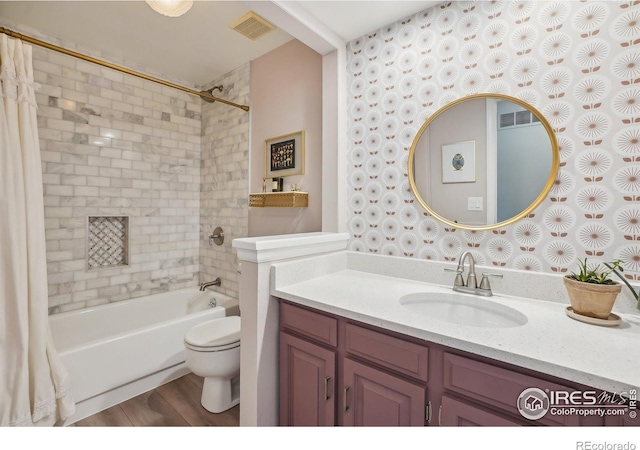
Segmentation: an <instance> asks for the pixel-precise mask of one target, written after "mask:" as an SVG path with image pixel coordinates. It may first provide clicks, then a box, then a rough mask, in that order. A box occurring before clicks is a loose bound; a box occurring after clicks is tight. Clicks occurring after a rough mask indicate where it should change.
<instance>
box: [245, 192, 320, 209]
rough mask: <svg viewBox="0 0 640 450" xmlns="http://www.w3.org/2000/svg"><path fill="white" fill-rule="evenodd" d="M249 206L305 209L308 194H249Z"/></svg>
mask: <svg viewBox="0 0 640 450" xmlns="http://www.w3.org/2000/svg"><path fill="white" fill-rule="evenodd" d="M249 206H253V207H257V208H265V207H284V208H306V207H307V206H309V193H308V192H265V193H262V194H249Z"/></svg>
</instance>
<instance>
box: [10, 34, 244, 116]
mask: <svg viewBox="0 0 640 450" xmlns="http://www.w3.org/2000/svg"><path fill="white" fill-rule="evenodd" d="M0 33H3V34H6V35H7V36H10V37H12V38H16V39H20V40H22V41H24V42H28V43H30V44H34V45H38V46H40V47H44V48H48V49H49V50H54V51H56V52H60V53H64V54H65V55H69V56H73V57H75V58H79V59H82V60H84V61H89V62H92V63H94V64H98V65H100V66H103V67H108V68H110V69H114V70H117V71H119V72H123V73H126V74H128V75H133V76H135V77H138V78H143V79H145V80H148V81H153V82H154V83H159V84H162V85H164V86H168V87H170V88H174V89H179V90H181V91H183V92H187V93H189V94H193V95H197V96H198V97H200V98H207V99H209V100H215V101H216V102H220V103H224V104H225V105H230V106H234V107H236V108H240V109H242V110H243V111H249V107H248V106H246V105H239V104H237V103H233V102H230V101H228V100H225V99H222V98H218V97H214V96H213V95H211V94H209V93H208V92H204V91H203V92H199V91H196V90H195V89H191V88H188V87H185V86H180V85H179V84H175V83H172V82H170V81H166V80H162V79H160V78H155V77H152V76H150V75H145V74H144V73H140V72H136V71H134V70H131V69H127V68H126V67H122V66H118V65H116V64H111V63H109V62H106V61H103V60H101V59H97V58H93V57H91V56H88V55H83V54H82V53H78V52H74V51H73V50H67V49H66V48H63V47H58V46H57V45H53V44H49V43H48V42H44V41H41V40H39V39H35V38H32V37H30V36H26V35H24V34H21V33H17V32H15V31H12V30H9V29H7V28H3V27H0Z"/></svg>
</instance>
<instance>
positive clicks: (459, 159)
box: [442, 141, 476, 183]
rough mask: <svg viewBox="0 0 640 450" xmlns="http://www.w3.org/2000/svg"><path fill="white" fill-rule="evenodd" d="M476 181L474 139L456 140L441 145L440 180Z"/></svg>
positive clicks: (453, 181)
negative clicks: (452, 142)
mask: <svg viewBox="0 0 640 450" xmlns="http://www.w3.org/2000/svg"><path fill="white" fill-rule="evenodd" d="M475 181H476V141H464V142H456V143H454V144H447V145H443V146H442V182H443V183H474V182H475Z"/></svg>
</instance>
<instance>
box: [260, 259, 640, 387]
mask: <svg viewBox="0 0 640 450" xmlns="http://www.w3.org/2000/svg"><path fill="white" fill-rule="evenodd" d="M346 253H348V252H346ZM347 259H348V258H347V257H346V256H345V253H339V254H334V255H328V256H319V257H314V258H308V259H306V260H298V261H292V262H284V263H278V264H274V266H273V268H272V275H271V276H272V282H271V286H272V288H271V295H273V296H276V297H279V298H282V299H285V300H289V301H292V302H294V303H298V304H301V305H306V306H310V307H313V308H316V309H318V310H321V311H325V312H328V313H333V314H336V315H340V316H343V317H346V318H349V319H353V320H357V321H360V322H364V323H367V324H370V325H375V326H378V327H381V328H384V329H387V330H392V331H396V332H399V333H403V334H405V335H409V336H414V337H417V338H421V339H424V340H426V341H430V342H434V343H437V344H442V345H445V346H449V347H453V348H457V349H460V350H463V351H467V352H470V353H474V354H477V355H482V356H486V357H489V358H493V359H496V360H499V361H503V362H506V363H511V364H514V365H517V366H520V367H525V368H528V369H532V370H537V371H540V372H543V373H547V374H550V375H553V376H556V377H559V378H563V379H567V380H571V381H574V382H578V383H582V384H585V385H588V386H592V387H595V388H598V389H604V390H607V391H609V392H617V393H621V392H627V391H628V390H629V388H638V387H639V386H640V316H639V315H637V314H623V313H617V314H618V315H619V316H620V317H621V318H622V319H623V321H622V323H621V324H620V325H618V326H615V327H604V326H597V325H591V324H587V323H583V322H579V321H576V320H574V319H571V318H570V317H568V316H567V315H566V312H565V309H566V307H567V306H568V302H567V303H562V302H559V301H543V300H539V299H538V300H534V299H527V298H522V297H517V296H510V295H502V294H496V295H494V296H493V297H490V298H487V297H481V296H475V295H471V296H470V297H471V298H472V299H474V300H475V301H478V302H485V301H489V302H496V303H500V304H503V305H507V306H509V307H511V308H513V309H516V310H517V311H519V312H521V313H523V314H524V315H525V316H526V317H527V323H526V324H525V325H522V326H517V327H512V328H480V327H473V326H464V325H456V324H452V323H448V322H444V321H440V320H437V319H432V318H429V317H427V316H424V315H420V314H416V313H413V312H412V311H411V310H409V309H407V308H406V307H404V306H402V305H401V304H400V302H399V298H400V297H402V296H403V295H406V294H411V293H417V292H443V293H451V292H452V290H451V288H450V286H443V285H438V284H434V283H426V282H421V281H415V280H412V279H406V278H399V277H396V276H393V277H390V276H385V275H381V274H379V273H371V272H369V271H366V270H354V269H353V268H352V267H349V266H350V264H348V263H347ZM402 263H403V262H402ZM351 266H353V264H351ZM479 273H480V272H479V271H478V274H479ZM447 277H452V274H448V275H447ZM451 280H453V278H451ZM534 289H535V288H534ZM461 295H462V294H461Z"/></svg>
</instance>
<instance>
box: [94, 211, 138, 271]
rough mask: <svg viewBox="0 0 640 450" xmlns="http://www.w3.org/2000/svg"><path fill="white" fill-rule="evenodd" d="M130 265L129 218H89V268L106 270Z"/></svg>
mask: <svg viewBox="0 0 640 450" xmlns="http://www.w3.org/2000/svg"><path fill="white" fill-rule="evenodd" d="M128 264H129V217H128V216H89V217H88V218H87V268H88V269H89V270H92V269H104V268H109V267H121V266H126V265H128Z"/></svg>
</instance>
